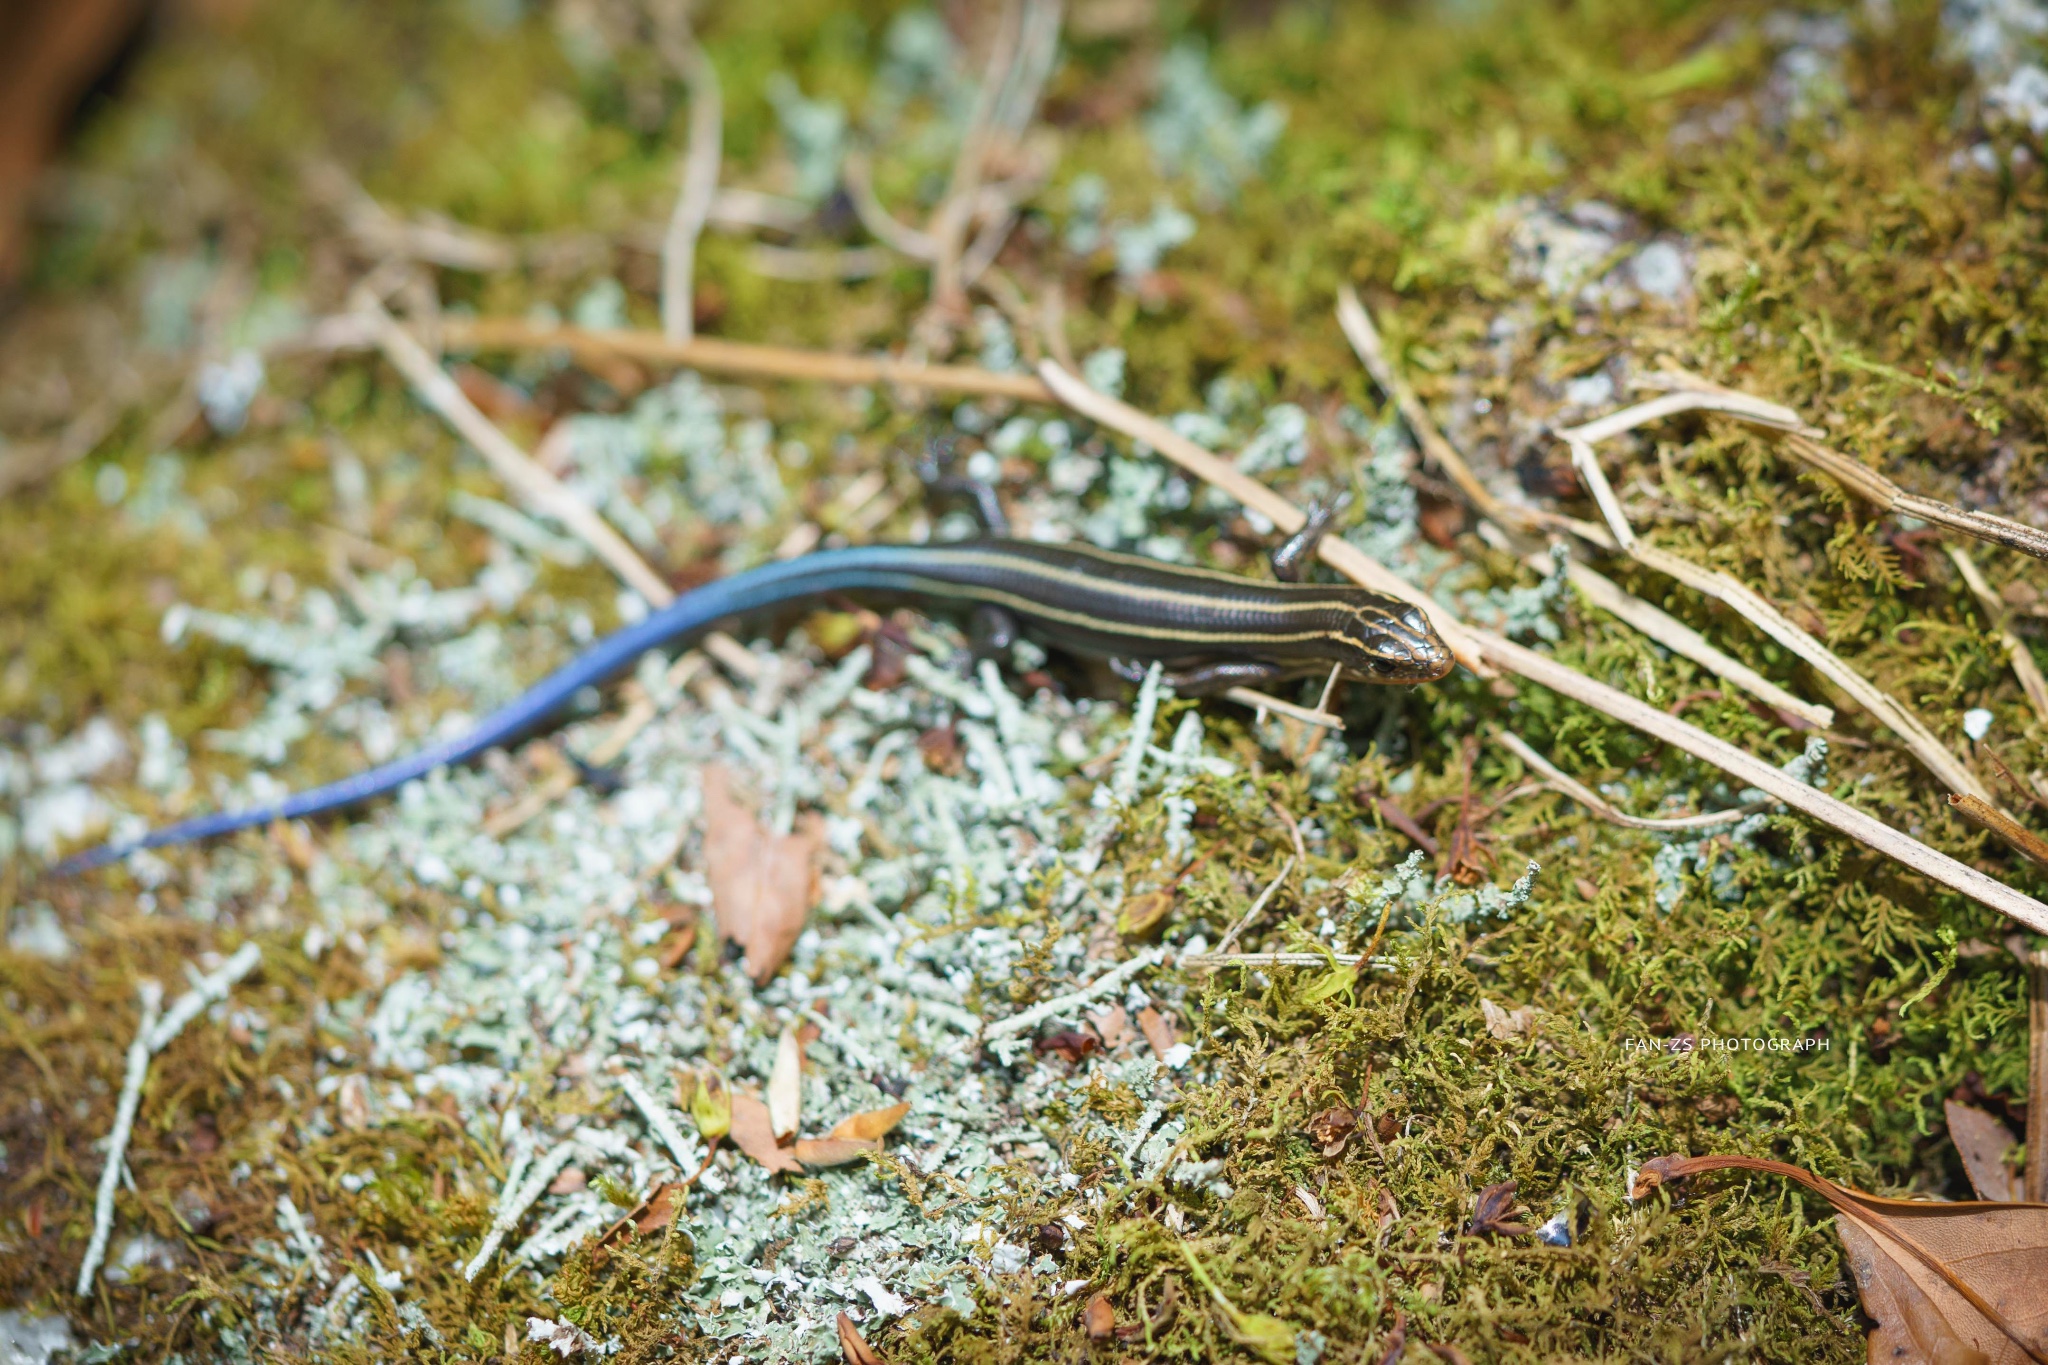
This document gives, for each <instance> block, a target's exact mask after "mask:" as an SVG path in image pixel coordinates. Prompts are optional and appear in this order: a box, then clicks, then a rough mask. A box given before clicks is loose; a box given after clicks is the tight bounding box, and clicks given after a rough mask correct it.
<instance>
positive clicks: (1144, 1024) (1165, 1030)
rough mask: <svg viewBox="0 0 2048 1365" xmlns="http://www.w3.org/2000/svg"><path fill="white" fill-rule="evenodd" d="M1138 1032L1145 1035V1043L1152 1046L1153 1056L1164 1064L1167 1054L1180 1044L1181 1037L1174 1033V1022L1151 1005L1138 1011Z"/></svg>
mask: <svg viewBox="0 0 2048 1365" xmlns="http://www.w3.org/2000/svg"><path fill="white" fill-rule="evenodd" d="M1138 1031H1139V1032H1140V1033H1142V1034H1144V1035H1145V1041H1146V1042H1147V1043H1150V1044H1151V1045H1152V1053H1153V1055H1154V1056H1156V1057H1158V1058H1159V1060H1160V1061H1162V1062H1164V1061H1165V1060H1166V1054H1167V1053H1169V1052H1171V1051H1173V1048H1174V1045H1175V1044H1176V1043H1178V1042H1180V1038H1179V1036H1178V1035H1177V1034H1176V1033H1175V1032H1174V1028H1173V1020H1171V1019H1169V1018H1167V1017H1166V1016H1165V1015H1163V1014H1161V1013H1160V1012H1159V1011H1158V1010H1156V1009H1153V1008H1152V1007H1151V1006H1150V1005H1147V1006H1145V1008H1143V1009H1141V1010H1139V1011H1138Z"/></svg>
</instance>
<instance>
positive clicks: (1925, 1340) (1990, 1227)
mask: <svg viewBox="0 0 2048 1365" xmlns="http://www.w3.org/2000/svg"><path fill="white" fill-rule="evenodd" d="M1719 1170H1737V1171H1761V1172H1764V1173H1766V1174H1770V1175H1779V1176H1783V1177H1785V1178H1786V1179H1787V1180H1796V1181H1798V1182H1799V1183H1800V1184H1802V1185H1804V1186H1806V1187H1807V1188H1808V1189H1810V1190H1813V1191H1814V1192H1815V1193H1817V1194H1819V1195H1820V1196H1821V1197H1822V1198H1824V1199H1826V1200H1827V1201H1828V1203H1830V1204H1832V1205H1834V1208H1835V1212H1836V1213H1837V1214H1838V1215H1840V1216H1839V1217H1837V1218H1836V1220H1835V1230H1836V1231H1837V1232H1838V1233H1839V1234H1840V1235H1841V1238H1842V1245H1843V1247H1844V1248H1846V1249H1847V1251H1848V1253H1849V1265H1850V1269H1851V1270H1852V1271H1853V1272H1854V1273H1855V1276H1856V1291H1857V1293H1858V1294H1859V1295H1860V1296H1861V1297H1862V1299H1863V1311H1864V1312H1865V1313H1866V1314H1868V1315H1869V1316H1870V1317H1871V1318H1872V1319H1874V1320H1875V1321H1876V1323H1877V1326H1876V1327H1875V1328H1873V1329H1872V1330H1871V1333H1870V1359H1871V1360H1872V1361H1873V1362H1876V1361H1885V1362H1892V1363H1893V1365H1913V1363H1914V1362H1926V1365H1950V1362H1954V1363H1955V1365H1964V1363H1965V1362H1971V1363H1973V1365H1974V1363H1981V1365H2026V1362H2030V1361H2031V1362H2034V1365H2048V1295H2044V1294H2043V1293H2042V1292H2041V1286H2042V1285H2043V1284H2048V1204H2020V1203H1990V1202H1967V1203H1954V1204H1945V1203H1936V1202H1934V1201H1932V1200H1920V1199H1883V1198H1880V1197H1878V1196H1877V1195H1873V1194H1865V1193H1863V1192H1862V1191H1860V1190H1851V1189H1845V1188H1844V1187H1842V1186H1840V1185H1837V1184H1835V1183H1833V1182H1832V1181H1828V1180H1823V1179H1821V1178H1820V1177H1819V1176H1817V1175H1813V1174H1812V1173H1810V1172H1807V1171H1803V1170H1801V1169H1799V1168H1798V1167H1797V1166H1790V1165H1787V1164H1786V1163H1784V1162H1782V1161H1763V1160H1759V1159H1757V1158H1755V1157H1743V1156H1701V1157H1681V1156H1662V1157H1658V1158H1657V1159H1656V1160H1654V1161H1648V1162H1645V1163H1643V1167H1642V1169H1641V1170H1639V1171H1638V1172H1637V1173H1636V1183H1635V1189H1634V1190H1633V1191H1631V1194H1632V1197H1634V1198H1638V1199H1640V1198H1642V1197H1643V1196H1644V1195H1646V1194H1648V1193H1649V1192H1650V1191H1651V1190H1652V1189H1655V1188H1656V1187H1657V1186H1659V1185H1661V1184H1663V1183H1665V1182H1666V1181H1670V1180H1678V1179H1682V1178H1684V1177H1687V1176H1693V1175H1699V1174H1701V1173H1703V1172H1706V1171H1719Z"/></svg>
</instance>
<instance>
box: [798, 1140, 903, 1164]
mask: <svg viewBox="0 0 2048 1365" xmlns="http://www.w3.org/2000/svg"><path fill="white" fill-rule="evenodd" d="M789 1150H790V1151H791V1152H794V1153H795V1154H796V1159H797V1160H798V1161H800V1162H802V1163H803V1164H804V1165H806V1166H845V1165H850V1164H851V1163H853V1162H856V1161H858V1160H860V1159H861V1157H862V1156H864V1155H865V1154H866V1153H868V1152H879V1151H881V1150H882V1143H881V1140H880V1139H878V1138H840V1137H822V1138H798V1139H797V1140H796V1144H795V1145H794V1146H792V1147H791V1148H790V1149H789Z"/></svg>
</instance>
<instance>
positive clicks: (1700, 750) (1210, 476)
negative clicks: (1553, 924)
mask: <svg viewBox="0 0 2048 1365" xmlns="http://www.w3.org/2000/svg"><path fill="white" fill-rule="evenodd" d="M1039 373H1040V374H1041V375H1042V376H1043V377H1044V378H1045V381H1046V383H1047V385H1048V386H1049V387H1051V388H1052V389H1053V390H1054V392H1056V393H1058V394H1059V395H1060V396H1061V398H1062V399H1063V400H1065V401H1067V402H1068V405H1069V406H1071V407H1073V408H1074V410H1075V411H1077V412H1080V413H1082V415H1084V416H1087V417H1091V418H1094V419H1095V420H1097V421H1100V422H1102V424H1103V425H1105V426H1109V427H1112V428H1114V429H1116V430H1119V431H1122V432H1124V433H1125V434H1126V435H1129V436H1134V437H1136V438H1137V439H1139V440H1143V441H1145V442H1146V443H1147V444H1149V445H1151V446H1152V448H1153V449H1154V450H1157V451H1158V452H1159V453H1160V454H1162V455H1164V456H1165V457H1166V458H1167V459H1169V460H1171V461H1173V462H1174V463H1175V464H1177V465H1179V466H1180V467H1181V468H1183V469H1185V470H1187V471H1188V472H1189V473H1191V474H1193V475H1195V476H1196V477H1197V478H1200V479H1203V480H1205V481H1207V482H1209V483H1212V484H1214V485H1216V486H1217V487H1218V488H1220V489H1222V490H1223V491H1224V492H1225V493H1227V494H1229V495H1230V496H1231V497H1233V498H1235V499H1237V500H1238V501H1239V502H1241V503H1243V504H1244V505H1245V506H1247V507H1250V508H1252V509H1254V510H1255V511H1257V512H1259V513H1260V514H1261V515H1262V516H1264V517H1265V518H1266V519H1267V520H1269V521H1271V522H1272V523H1273V524H1274V525H1276V526H1279V527H1281V528H1283V529H1286V530H1289V531H1292V530H1295V529H1298V528H1299V527H1300V526H1301V524H1302V522H1303V521H1305V520H1306V517H1305V516H1304V515H1303V513H1302V512H1301V510H1300V509H1299V508H1297V507H1295V506H1294V505H1293V504H1292V503H1290V502H1288V501H1287V499H1285V498H1283V497H1281V496H1280V495H1279V494H1278V493H1275V492H1274V491H1273V490H1272V489H1270V488H1268V487H1266V486H1265V485H1264V484H1261V483H1258V482H1257V481H1255V480H1253V479H1251V478H1249V477H1247V476H1246V475H1245V474H1243V473H1241V472H1240V471H1239V470H1238V469H1237V468H1236V466H1234V465H1232V464H1230V463H1228V462H1227V461H1225V460H1223V459H1221V458H1219V457H1218V456H1216V455H1215V454H1213V453H1212V452H1210V451H1207V450H1204V449H1202V447H1200V446H1198V445H1196V444H1195V443H1194V442H1193V441H1190V440H1188V439H1187V438H1186V437H1184V436H1181V435H1180V434H1179V433H1177V432H1175V431H1173V429H1172V428H1170V427H1168V426H1166V425H1165V424H1164V423H1162V422H1159V421H1158V420H1156V419H1154V418H1150V417H1147V416H1146V415H1145V414H1143V413H1140V412H1138V411H1137V410H1136V409H1134V408H1131V407H1129V406H1128V405H1127V404H1124V403H1121V402H1119V401H1118V400H1116V399H1113V398H1110V397H1109V396H1108V395H1106V394H1102V393H1098V392H1097V391H1096V390H1094V389H1092V388H1090V387H1089V386H1088V385H1087V384H1085V383H1083V382H1082V381H1081V380H1080V379H1078V378H1076V377H1075V376H1074V375H1071V374H1068V373H1067V372H1065V371H1063V370H1061V369H1059V367H1058V366H1056V365H1053V364H1052V363H1051V362H1050V361H1047V362H1044V363H1042V364H1041V365H1040V366H1039ZM1318 555H1319V557H1320V558H1321V559H1322V560H1323V562H1324V563H1326V564H1329V565H1330V566H1331V567H1332V568H1334V569H1337V570H1338V571H1339V572H1341V573H1344V574H1346V575H1347V576H1349V577H1350V578H1351V579H1352V580H1353V581H1355V582H1358V583H1362V584H1364V585H1365V586H1366V587H1369V588H1372V589H1374V590H1375V591H1378V592H1389V593H1393V594H1394V595H1397V596H1400V597H1401V598H1403V599H1404V600H1407V601H1411V602H1417V603H1419V604H1421V605H1423V606H1425V607H1426V609H1427V610H1428V611H1429V614H1430V620H1431V622H1432V623H1433V624H1434V625H1435V626H1436V627H1437V630H1438V632H1439V633H1441V634H1442V635H1443V636H1444V638H1445V640H1446V641H1448V642H1449V643H1450V645H1451V648H1452V650H1453V651H1454V652H1455V653H1457V655H1458V658H1459V661H1460V662H1461V663H1462V662H1464V661H1465V660H1466V658H1467V657H1468V656H1469V657H1470V658H1472V659H1473V661H1474V662H1475V663H1477V664H1478V665H1480V666H1481V667H1483V668H1485V669H1486V670H1487V674H1486V675H1487V676H1491V675H1492V673H1493V672H1494V670H1495V669H1497V668H1498V669H1506V670H1507V671H1508V672H1511V673H1515V674H1518V675H1520V676H1521V677H1524V678H1527V679H1529V680H1530V681H1531V682H1535V683H1538V684H1540V685H1542V686H1544V687H1547V688H1549V689H1550V690H1552V691H1553V692H1557V693H1559V694H1560V695H1562V696H1566V697H1569V698H1571V699H1572V700H1574V701H1578V702H1581V703H1583V704H1585V705H1587V706H1590V707H1592V708H1593V709H1594V710H1596V711H1600V712H1602V713H1604V714H1606V715H1608V716H1611V717H1613V718H1614V719H1615V720H1618V721H1620V722H1621V723H1622V724H1624V725H1627V726H1630V727H1631V728H1633V729H1636V730H1640V731H1641V732H1643V733H1644V734H1647V735H1650V736H1651V737H1653V738H1656V739H1661V740H1663V741H1665V742H1666V743H1668V744H1671V745H1673V746H1674V747H1676V748H1679V749H1682V750H1684V751H1685V752H1686V753H1689V754H1691V755H1692V756H1693V757H1695V758H1698V759H1700V760H1702V761H1703V762H1706V763H1709V764H1712V765H1713V766H1714V767H1717V768H1719V769H1721V770H1722V771H1723V772H1726V773H1729V774H1731V775H1732V776H1734V777H1737V778H1739V779H1741V780H1742V781H1743V782H1745V783H1747V784H1748V785H1750V786H1753V787H1756V788H1758V789H1760V790H1762V791H1763V792H1765V793H1766V794H1768V795H1770V796H1773V797H1775V798H1777V799H1778V800H1780V801H1782V802H1784V803H1785V804H1786V805H1788V806H1791V807H1793V808H1794V809H1796V810H1799V811H1802V812H1804V813H1805V814H1807V815H1809V816H1811V817H1813V818H1814V819H1816V820H1818V821H1820V822H1821V823H1823V824H1826V825H1831V826H1833V827H1834V828H1835V829H1837V830H1840V831H1841V832H1842V833H1844V834H1847V835H1848V836H1849V837H1850V838H1852V839H1855V840H1856V841H1858V842H1859V843H1862V844H1865V845H1867V846H1869V847H1870V848H1873V849H1875V850H1877V851H1878V852H1879V853H1882V854H1884V855H1885V856H1887V857H1890V858H1893V859H1895V860H1897V861H1898V862H1900V863H1903V864H1905V865H1906V866H1907V867H1910V868H1912V869H1914V870H1915V871H1917V872H1920V873H1921V874H1923V875H1925V876H1927V877H1930V878H1932V879H1933V880H1935V881H1937V882H1940V883H1941V884H1942V885H1944V886H1947V887H1950V888H1952V889H1953V890H1956V891H1959V892H1961V893H1962V894H1964V895H1965V896H1968V897H1970V898H1971V899H1972V900H1975V901H1977V902H1979V903H1981V904H1983V905H1987V906H1989V907H1990V908H1992V909H1993V910H1996V911H1998V912H1999V913H2000V914H2003V915H2008V916H2010V917H2011V918H2013V919H2016V920H2018V921H2019V922H2020V923H2022V924H2025V925H2028V926H2029V927H2031V928H2034V929H2037V930H2040V931H2042V932H2044V933H2048V905H2043V904H2042V903H2041V902H2039V901H2037V900H2035V899H2033V898H2032V897H2031V896H2026V895H2022V894H2021V893H2020V892H2018V891H2015V890H2013V889H2012V888H2011V887H2009V886H2005V885H2003V884H2002V883H2000V882H1997V881H1994V880H1992V879H1991V878H1990V877H1987V876H1985V875H1984V874H1983V873H1981V872H1979V871H1977V870H1976V869H1975V868H1971V867H1966V866H1964V865H1963V864H1962V863H1959V862H1957V861H1956V860H1955V859H1953V858H1951V857H1949V856H1948V855H1947V854H1945V853H1941V852H1939V851H1937V850H1935V849H1932V848H1929V847H1928V846H1927V845H1926V844H1923V843H1921V842H1920V841H1919V840H1917V839H1914V838H1911V837H1910V836H1908V835H1905V834H1902V833H1900V832H1899V831H1898V830H1895V829H1893V828H1892V827H1891V826H1889V825H1887V824H1885V823H1884V822H1883V821H1881V820H1878V819H1876V818H1875V817H1873V816H1870V815H1866V814H1865V813H1863V812H1862V811H1860V810H1857V809H1856V808H1855V807H1854V806H1850V805H1848V804H1846V803H1845V802H1842V801H1838V800H1836V799H1835V798H1834V797H1832V796H1829V795H1828V794H1827V793H1825V792H1823V791H1820V790H1818V789H1816V788H1814V787H1809V786H1807V785H1806V784H1805V783H1804V782H1799V781H1796V780H1794V779H1793V778H1792V777H1791V776H1790V775H1788V774H1786V773H1784V772H1782V771H1780V770H1779V769H1778V768H1776V767H1774V766H1772V765H1771V764H1769V763H1766V762H1764V761H1763V760H1762V759H1760V758H1757V757H1756V756H1755V755H1753V754H1749V753H1745V752H1744V751H1743V750H1741V749H1738V748H1736V747H1735V746H1734V745H1732V744H1730V743H1728V742H1727V741H1726V740H1724V739H1720V738H1718V737H1716V736H1714V735H1711V734H1708V733H1707V732H1706V731H1704V730H1701V729H1699V728H1698V727H1697V726H1694V725H1690V724H1688V723H1686V722H1685V721H1683V720H1680V719H1679V718H1677V717H1676V716H1667V715H1665V714H1664V713H1663V712H1662V711H1659V710H1657V709H1656V708H1655V707H1653V706H1650V705H1649V704H1648V703H1646V702H1642V701H1639V700H1637V699H1636V698H1634V697H1631V696H1629V695H1628V694H1627V693H1626V692H1622V691H1620V690H1619V689H1617V688H1612V687H1609V686H1607V685H1606V684H1605V683H1600V682H1595V681H1594V680H1593V679H1591V678H1589V677H1587V676H1586V675H1585V674H1583V673H1580V672H1578V671H1577V670H1576V669H1573V668H1571V667H1569V666H1567V665H1565V664H1561V663H1559V662H1558V661H1557V660H1555V659H1552V658H1550V657H1549V656H1548V655H1544V654H1539V653H1537V652H1536V651H1535V650H1532V649H1525V648H1524V647H1522V646H1521V645H1518V644H1515V643H1514V642H1513V641H1511V640H1508V639H1505V638H1503V637H1501V636H1498V635H1495V634H1493V633H1492V632H1490V631H1483V630H1479V629H1476V628H1475V627H1473V626H1470V625H1467V624H1465V623H1464V622H1462V621H1460V620H1458V619H1457V618H1456V617H1455V616H1453V615H1452V614H1451V613H1450V611H1449V610H1447V609H1446V608H1445V607H1444V606H1443V605H1442V604H1440V603H1437V602H1434V601H1432V600H1430V599H1429V598H1428V597H1427V596H1426V595H1425V594H1423V593H1422V592H1421V591H1420V590H1419V589H1416V588H1414V587H1412V586H1411V585H1409V584H1408V583H1406V582H1404V581H1403V580H1401V579H1400V578H1398V577H1396V576H1395V575H1394V574H1393V573H1392V572H1391V571H1389V570H1388V569H1387V568H1385V567H1384V566H1383V565H1381V564H1379V563H1378V562H1377V561H1375V560H1373V559H1372V558H1371V557H1370V556H1368V555H1366V554H1365V552H1364V551H1362V550H1360V549H1358V548H1357V547H1356V546H1354V545H1352V544H1350V543H1349V542H1347V541H1343V540H1337V539H1334V538H1325V539H1324V540H1323V542H1322V544H1321V545H1320V546H1319V547H1318ZM1468 666H1469V665H1468Z"/></svg>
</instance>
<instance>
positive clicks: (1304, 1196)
mask: <svg viewBox="0 0 2048 1365" xmlns="http://www.w3.org/2000/svg"><path fill="white" fill-rule="evenodd" d="M1294 1197H1295V1198H1296V1199H1298V1200H1300V1201H1301V1206H1302V1207H1303V1208H1305V1209H1307V1210H1308V1216H1309V1217H1310V1218H1312V1219H1314V1220H1315V1221H1316V1222H1318V1223H1320V1222H1322V1221H1323V1220H1324V1219H1326V1218H1328V1217H1329V1216H1330V1215H1329V1214H1328V1213H1326V1212H1324V1211H1323V1201H1322V1200H1320V1199H1318V1198H1316V1197H1315V1196H1314V1195H1313V1194H1310V1193H1309V1189H1308V1186H1306V1185H1296V1186H1295V1187H1294Z"/></svg>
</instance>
